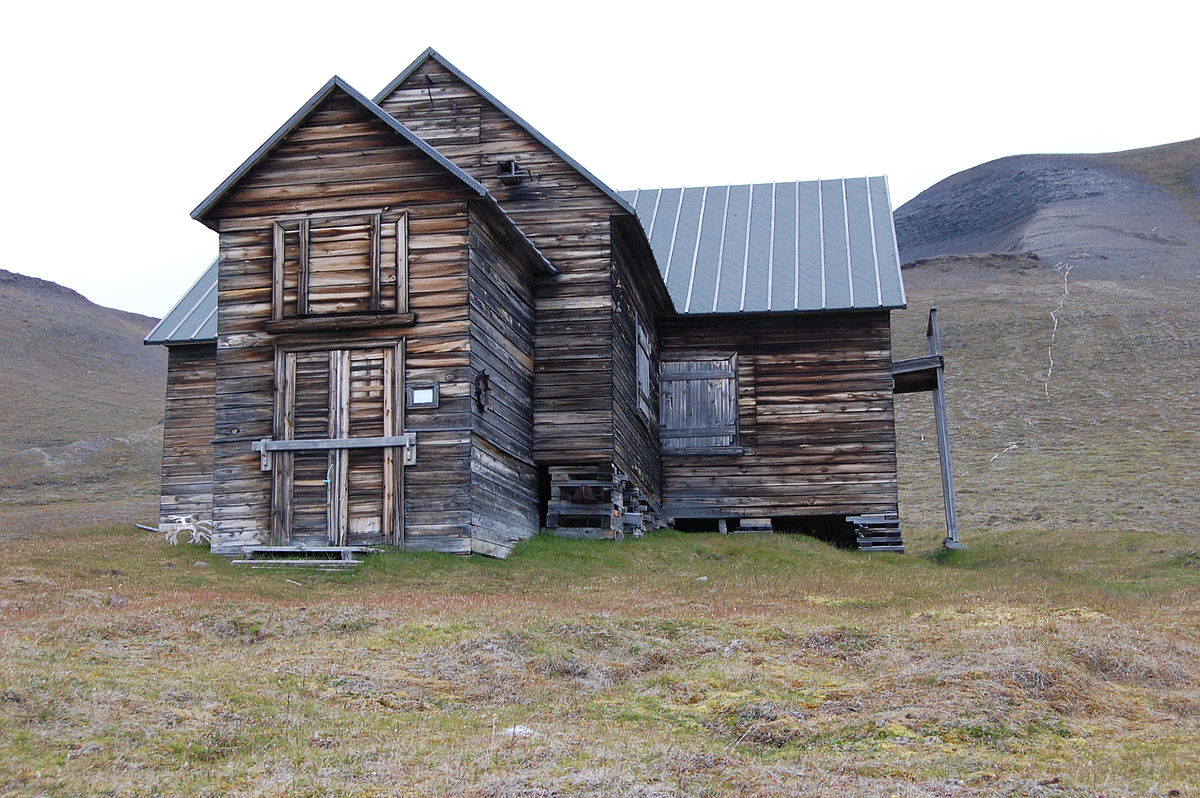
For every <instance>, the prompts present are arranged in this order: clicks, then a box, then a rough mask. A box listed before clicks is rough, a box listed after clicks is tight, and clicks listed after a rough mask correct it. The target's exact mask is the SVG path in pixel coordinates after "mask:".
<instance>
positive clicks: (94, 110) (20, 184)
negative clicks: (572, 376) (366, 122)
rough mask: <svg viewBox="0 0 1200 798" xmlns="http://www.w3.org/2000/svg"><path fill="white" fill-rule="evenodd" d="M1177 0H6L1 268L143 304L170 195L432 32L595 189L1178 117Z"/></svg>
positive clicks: (169, 289) (773, 172)
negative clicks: (337, 85) (597, 184)
mask: <svg viewBox="0 0 1200 798" xmlns="http://www.w3.org/2000/svg"><path fill="white" fill-rule="evenodd" d="M1187 7H1188V4H1184V3H1160V2H1137V3H1121V4H1115V3H1105V2H1102V0H1089V2H1080V3H1075V2H1070V3H1068V2H1061V3H1059V2H1054V1H1053V0H1042V1H1041V2H1005V3H969V2H954V3H934V2H881V3H875V2H843V3H837V2H821V3H815V4H811V5H810V4H808V3H795V2H793V3H782V2H778V3H761V2H752V1H750V0H741V1H740V2H735V3H728V2H726V3H720V4H716V3H713V4H708V3H703V2H688V3H670V4H667V3H655V2H651V0H641V2H624V0H620V1H614V2H576V3H572V2H567V1H566V0H562V1H560V2H549V3H534V2H519V1H517V0H512V1H510V2H482V3H480V2H469V1H465V0H457V2H445V1H444V0H443V2H438V0H422V1H421V2H411V1H410V0H390V2H349V1H346V2H329V0H325V1H324V2H319V3H315V2H308V0H292V2H286V3H267V2H263V3H255V2H252V0H242V1H241V2H223V1H212V2H197V3H170V2H157V3H146V4H142V3H132V2H121V1H120V0H113V1H111V2H103V3H96V2H88V3H78V4H76V3H54V2H40V3H35V2H21V3H12V4H9V5H8V6H7V7H6V10H5V12H4V16H3V26H2V28H0V66H2V67H3V74H4V75H5V77H6V83H7V86H8V89H7V91H6V92H5V93H4V101H3V103H2V104H0V108H2V109H3V110H2V111H0V114H2V116H0V123H2V126H0V130H2V131H3V132H2V134H0V135H2V139H0V141H3V144H4V147H3V152H4V163H3V191H2V192H0V225H2V226H0V231H2V232H3V235H0V268H5V269H9V270H10V271H16V272H21V273H23V274H30V275H34V276H38V277H42V278H45V279H48V280H54V281H55V282H59V283H62V284H64V285H67V286H70V287H71V288H74V289H76V290H78V291H80V292H81V293H83V294H84V295H86V296H87V297H88V298H89V299H91V300H93V301H95V302H98V303H100V304H102V305H109V306H112V307H118V308H122V309H125V310H133V311H137V312H140V313H145V314H148V315H153V316H161V315H162V314H164V313H165V312H166V311H167V310H168V309H169V308H170V307H171V305H172V304H173V303H174V302H175V300H176V299H178V297H179V296H180V295H181V294H182V292H183V291H185V290H186V289H187V287H188V286H189V285H191V283H192V282H193V281H194V280H195V279H196V278H197V277H198V276H199V274H200V273H201V272H202V271H203V269H204V267H205V266H206V264H207V263H208V262H209V261H210V260H211V258H212V257H213V255H214V254H215V251H216V234H215V233H212V232H211V231H209V230H208V229H207V228H205V227H203V226H202V225H200V224H199V223H198V222H194V221H192V220H191V218H190V217H189V213H190V212H191V210H192V209H193V208H194V207H195V206H196V205H197V204H198V203H199V202H200V201H201V200H203V199H204V197H205V196H207V194H208V193H209V192H210V191H211V190H212V189H214V188H215V187H216V186H217V185H218V184H219V183H220V182H221V181H222V180H223V179H224V178H225V177H226V176H227V175H228V174H229V173H230V172H232V171H233V170H234V169H235V168H236V167H237V166H238V165H239V164H240V163H241V162H242V161H243V160H244V159H245V158H246V157H247V156H248V155H249V154H250V153H251V152H252V151H253V150H254V149H255V148H256V147H258V145H259V144H261V143H262V142H263V141H264V140H265V139H266V138H267V137H269V136H270V135H271V134H272V133H273V132H274V131H275V130H276V129H277V128H278V127H279V126H280V125H281V124H282V123H283V122H284V121H286V119H287V118H288V117H289V116H290V115H291V114H292V113H293V112H294V111H295V110H296V108H298V107H299V106H300V105H301V104H302V103H304V102H305V101H306V100H307V99H308V98H309V97H310V96H311V95H312V94H313V93H314V92H315V91H316V90H317V89H318V88H320V87H321V85H322V84H323V83H324V82H325V81H326V80H327V79H328V78H329V77H330V76H331V75H333V74H339V75H341V76H342V77H343V78H345V79H346V80H348V81H349V82H350V83H351V84H352V85H354V86H355V87H356V88H358V89H359V90H360V91H361V92H363V93H364V94H366V95H367V96H373V95H374V94H375V92H377V91H378V90H379V89H381V88H382V87H383V86H384V85H385V84H386V83H387V82H388V81H389V80H390V79H391V78H392V77H393V76H394V75H395V74H396V73H398V72H399V71H400V70H401V69H403V68H404V67H405V66H407V65H408V63H409V62H410V61H411V60H412V59H413V58H415V57H416V56H417V55H418V54H419V53H420V52H421V51H422V50H424V49H425V48H426V47H429V46H432V47H434V48H436V49H437V50H439V51H440V52H441V53H442V55H444V56H445V57H446V58H448V59H449V60H450V61H451V62H452V63H454V64H455V65H456V66H458V67H459V68H460V69H462V70H463V71H464V72H466V73H467V74H469V75H471V76H472V77H473V78H475V80H477V81H478V82H479V83H480V84H482V85H483V86H484V87H485V88H487V89H488V90H489V91H491V92H492V93H493V94H495V95H496V96H497V97H499V98H500V99H501V100H502V101H503V102H505V103H506V104H507V105H508V106H509V107H511V108H512V109H513V110H515V111H516V112H517V113H519V114H521V115H522V116H523V117H524V118H525V119H526V120H527V121H529V122H530V123H531V124H533V125H534V126H535V127H537V128H538V129H540V130H541V131H542V132H543V133H544V134H545V135H546V136H548V137H549V138H550V139H551V140H553V141H554V142H556V143H557V144H558V145H559V146H561V147H562V148H563V149H564V150H565V151H566V152H567V153H569V154H570V155H572V156H573V157H575V158H576V159H577V160H578V161H580V162H581V163H583V164H584V165H586V166H587V167H588V168H589V169H590V170H591V171H593V172H594V173H595V174H596V175H597V176H598V177H599V178H600V179H601V180H603V181H605V182H606V183H608V184H609V185H610V186H612V187H614V188H618V189H625V188H649V187H660V186H680V185H706V184H722V183H742V182H768V181H780V180H795V179H814V178H836V177H849V176H860V175H868V174H886V175H888V176H889V178H890V181H891V188H892V200H893V205H894V206H896V207H899V206H900V205H901V204H902V203H903V202H904V201H906V200H908V199H910V198H911V197H913V196H914V195H916V194H917V193H919V192H920V191H922V190H923V189H925V188H927V187H928V186H930V185H932V184H933V183H935V182H937V181H938V180H940V179H942V178H944V177H947V176H949V175H951V174H953V173H954V172H957V171H960V170H962V169H966V168H968V167H971V166H974V165H976V164H978V163H981V162H984V161H988V160H991V159H993V158H998V157H1001V156H1004V155H1013V154H1018V153H1025V152H1104V151H1112V150H1121V149H1129V148H1133V147H1143V146H1150V145H1155V144H1163V143H1166V142H1169V141H1179V140H1183V139H1189V138H1195V137H1197V136H1200V103H1198V102H1197V88H1196V86H1197V84H1196V76H1197V67H1196V60H1195V59H1196V49H1195V47H1196V38H1195V31H1196V30H1197V27H1196V24H1195V20H1194V19H1190V18H1184V17H1183V16H1182V14H1183V13H1184V12H1183V11H1182V10H1181V9H1184V8H1187Z"/></svg>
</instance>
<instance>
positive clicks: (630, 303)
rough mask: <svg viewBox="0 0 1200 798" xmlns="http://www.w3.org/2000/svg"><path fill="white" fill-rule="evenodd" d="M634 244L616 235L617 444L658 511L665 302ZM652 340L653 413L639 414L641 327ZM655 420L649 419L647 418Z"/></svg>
mask: <svg viewBox="0 0 1200 798" xmlns="http://www.w3.org/2000/svg"><path fill="white" fill-rule="evenodd" d="M644 258H645V253H640V252H639V250H638V249H637V248H636V247H635V246H634V245H633V242H631V241H630V240H629V232H628V231H622V232H621V233H620V234H617V229H616V228H615V227H614V236H613V260H612V262H613V284H614V294H615V296H616V298H617V301H616V303H615V304H614V307H613V361H614V370H613V374H614V377H613V439H614V448H615V451H614V455H613V458H614V462H615V463H616V466H617V470H618V471H620V472H621V473H622V474H625V475H626V476H628V477H629V478H630V479H631V480H632V481H633V483H634V485H636V486H637V487H638V489H639V490H641V492H642V494H643V495H644V496H645V497H646V498H647V499H649V500H650V503H651V504H652V505H654V506H656V507H657V506H658V504H659V502H660V501H661V492H662V461H661V458H660V457H659V451H658V421H659V419H658V407H659V380H658V368H657V364H658V351H659V344H658V317H659V316H660V315H662V313H663V311H664V310H665V308H664V304H665V303H664V302H663V301H662V300H661V299H659V298H658V297H657V296H656V294H655V291H654V287H653V286H652V285H650V281H649V280H648V279H646V273H647V271H648V270H651V269H655V268H656V267H655V265H654V263H653V261H649V262H647V261H646V260H644ZM639 320H640V322H641V323H642V325H643V329H644V330H645V333H646V334H647V335H648V336H649V338H650V401H649V407H648V411H649V412H648V413H643V412H641V411H639V409H638V383H637V346H638V341H637V335H638V332H637V323H638V321H639ZM647 415H648V416H649V417H648V418H647V417H646V416H647Z"/></svg>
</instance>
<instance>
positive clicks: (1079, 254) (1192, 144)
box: [895, 139, 1200, 278]
mask: <svg viewBox="0 0 1200 798" xmlns="http://www.w3.org/2000/svg"><path fill="white" fill-rule="evenodd" d="M895 220H896V235H897V237H898V239H899V244H900V257H901V260H902V261H903V262H909V261H913V260H916V259H918V258H927V257H931V256H935V255H941V254H956V255H964V254H972V253H982V252H1005V253H1024V252H1032V253H1035V254H1037V255H1039V256H1041V257H1042V258H1043V259H1044V260H1047V261H1050V263H1051V264H1055V263H1058V262H1059V261H1062V260H1068V261H1070V262H1072V263H1075V264H1076V269H1077V271H1078V274H1079V275H1080V276H1088V277H1143V276H1157V277H1175V278H1181V277H1188V276H1192V275H1195V274H1197V273H1200V259H1198V258H1197V252H1200V139H1195V140H1192V141H1183V142H1178V143H1175V144H1164V145H1162V146H1158V147H1147V148H1144V149H1138V150H1128V151H1125V152H1116V153H1105V154H1100V155H1014V156H1011V157H1008V158H1000V159H999V160H995V161H991V162H989V163H985V164H981V165H980V166H976V167H974V168H971V169H968V170H966V171H963V172H959V173H958V174H955V175H951V176H950V177H948V178H946V179H945V180H942V181H941V182H939V183H937V184H936V185H934V186H931V187H930V188H928V189H926V190H925V191H923V192H921V193H920V194H919V195H917V196H916V197H915V198H913V199H912V200H910V201H909V202H907V203H905V204H904V205H902V206H901V207H900V208H899V209H897V211H896V214H895Z"/></svg>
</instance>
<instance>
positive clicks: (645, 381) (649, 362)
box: [634, 318, 654, 423]
mask: <svg viewBox="0 0 1200 798" xmlns="http://www.w3.org/2000/svg"><path fill="white" fill-rule="evenodd" d="M634 326H635V327H636V328H637V405H638V413H639V414H640V415H641V417H642V418H643V419H645V420H646V422H647V423H651V422H653V420H654V418H653V413H651V407H653V405H652V404H651V402H652V401H653V399H652V391H653V388H652V385H651V381H652V379H653V376H652V375H653V367H654V359H653V357H652V355H651V349H652V347H651V343H650V333H649V332H647V330H646V325H644V324H642V320H641V319H640V318H635V320H634Z"/></svg>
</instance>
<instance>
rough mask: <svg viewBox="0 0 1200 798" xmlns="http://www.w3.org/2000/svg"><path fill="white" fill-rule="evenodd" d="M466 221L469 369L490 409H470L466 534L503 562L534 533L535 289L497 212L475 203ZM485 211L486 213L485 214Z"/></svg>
mask: <svg viewBox="0 0 1200 798" xmlns="http://www.w3.org/2000/svg"><path fill="white" fill-rule="evenodd" d="M474 208H475V212H474V213H472V216H471V227H470V235H469V239H468V243H469V248H470V294H471V371H472V372H473V373H474V374H476V375H478V374H480V373H481V372H483V371H486V372H487V374H488V377H489V382H490V385H491V406H490V408H489V409H488V410H486V411H484V410H482V409H480V407H479V405H478V403H472V410H473V413H474V420H473V424H472V426H473V428H474V438H473V441H472V447H471V496H472V507H471V529H472V536H473V541H472V546H473V548H474V549H475V550H476V551H479V552H482V553H484V554H492V555H496V556H507V554H508V553H509V551H510V550H511V548H512V546H513V544H514V543H515V542H516V541H518V540H524V539H526V538H529V537H532V536H533V535H534V534H536V533H537V530H538V481H537V471H536V469H535V468H534V466H533V286H534V275H535V269H536V265H535V262H534V261H533V260H532V253H529V252H528V251H527V245H524V244H523V242H520V241H519V240H517V239H516V236H515V235H513V234H511V233H509V232H507V231H504V230H502V229H500V228H499V227H497V226H496V225H495V224H489V223H488V222H489V219H488V217H489V216H490V215H491V214H492V213H495V211H494V210H491V209H488V208H486V207H485V206H483V205H482V204H481V203H475V205H474ZM489 211H490V212H489Z"/></svg>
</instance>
